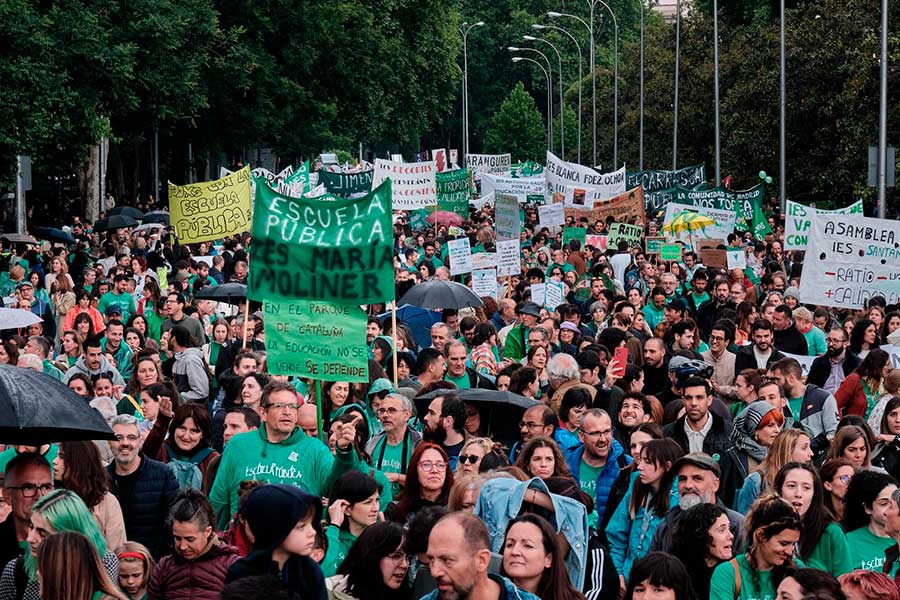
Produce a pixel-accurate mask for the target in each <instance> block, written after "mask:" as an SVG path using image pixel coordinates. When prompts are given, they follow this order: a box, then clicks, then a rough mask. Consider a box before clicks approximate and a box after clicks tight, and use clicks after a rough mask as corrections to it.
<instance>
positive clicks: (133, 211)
mask: <svg viewBox="0 0 900 600" xmlns="http://www.w3.org/2000/svg"><path fill="white" fill-rule="evenodd" d="M106 215H107V216H109V217H113V216H115V215H120V216H123V217H131V218H132V219H140V218H143V216H144V211H142V210H140V209H137V208H135V207H133V206H114V207H112V208H111V209H109V211H108V212H107V213H106Z"/></svg>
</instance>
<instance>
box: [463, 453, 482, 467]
mask: <svg viewBox="0 0 900 600" xmlns="http://www.w3.org/2000/svg"><path fill="white" fill-rule="evenodd" d="M459 462H460V463H462V464H466V463H469V464H470V465H474V464H475V463H477V462H478V456H476V455H474V454H460V455H459Z"/></svg>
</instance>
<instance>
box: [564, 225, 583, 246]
mask: <svg viewBox="0 0 900 600" xmlns="http://www.w3.org/2000/svg"><path fill="white" fill-rule="evenodd" d="M586 235H587V229H586V228H584V227H566V228H564V229H563V232H562V244H563V246H565V245H566V244H568V243H569V242H570V241H572V240H578V241H579V242H581V246H582V247H584V242H585V236H586Z"/></svg>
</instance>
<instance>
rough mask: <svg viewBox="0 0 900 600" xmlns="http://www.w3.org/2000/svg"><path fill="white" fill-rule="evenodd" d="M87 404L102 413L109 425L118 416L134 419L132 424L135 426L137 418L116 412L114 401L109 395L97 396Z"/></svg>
mask: <svg viewBox="0 0 900 600" xmlns="http://www.w3.org/2000/svg"><path fill="white" fill-rule="evenodd" d="M89 405H90V407H91V408H93V409H94V410H96V411H97V412H99V413H100V414H101V415H103V419H104V420H105V421H106V424H107V425H109V426H110V427H112V424H113V421H115V420H116V419H117V418H118V417H128V418H130V419H134V426H135V427H137V423H138V420H137V418H136V417H134V416H132V415H117V414H116V401H115V400H113V399H112V398H110V397H109V396H97V397H96V398H94V399H93V400H91V401H90V403H89Z"/></svg>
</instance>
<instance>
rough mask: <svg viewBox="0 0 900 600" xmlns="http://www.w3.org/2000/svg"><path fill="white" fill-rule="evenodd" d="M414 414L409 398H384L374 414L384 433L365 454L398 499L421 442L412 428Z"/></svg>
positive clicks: (397, 396) (372, 440)
mask: <svg viewBox="0 0 900 600" xmlns="http://www.w3.org/2000/svg"><path fill="white" fill-rule="evenodd" d="M412 411H413V405H412V402H411V401H410V400H409V398H407V397H406V396H403V395H401V394H388V395H387V396H385V397H384V400H382V401H381V406H379V407H378V410H376V411H375V415H376V416H377V417H378V420H379V421H380V422H381V427H382V428H383V431H382V432H381V433H379V434H378V435H375V436H373V437H372V438H371V439H370V440H369V441H368V442H367V443H366V454H368V455H369V456H371V457H372V466H373V467H375V468H376V469H378V470H379V471H381V472H383V473H384V474H385V476H387V478H388V481H390V482H391V490H392V491H393V492H394V496H395V497H396V495H397V494H399V493H400V491H402V489H403V486H404V485H405V484H406V466H407V465H408V464H409V459H410V458H411V457H412V453H413V450H415V448H416V446H418V445H419V442H421V441H422V434H420V433H419V432H418V431H416V430H415V429H413V428H412V427H410V426H409V418H410V416H412Z"/></svg>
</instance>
